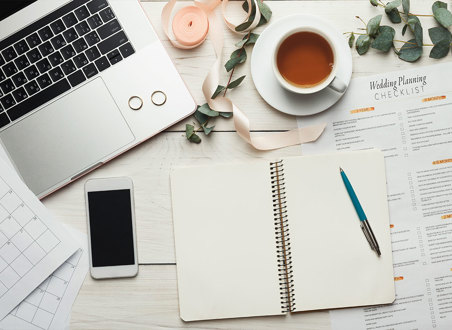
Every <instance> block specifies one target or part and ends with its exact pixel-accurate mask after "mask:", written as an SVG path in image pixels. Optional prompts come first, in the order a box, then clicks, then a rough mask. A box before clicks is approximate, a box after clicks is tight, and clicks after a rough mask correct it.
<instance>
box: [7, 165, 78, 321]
mask: <svg viewBox="0 0 452 330" xmlns="http://www.w3.org/2000/svg"><path fill="white" fill-rule="evenodd" d="M78 248H79V244H77V243H76V241H75V240H74V238H73V237H72V236H71V235H70V234H69V233H68V231H67V230H66V229H65V228H63V227H62V226H61V225H59V224H58V223H56V222H55V221H54V220H53V219H52V217H51V215H50V214H49V213H48V212H47V210H46V209H45V207H44V206H43V205H42V203H41V202H40V201H39V200H38V199H37V198H36V197H35V195H34V194H33V193H32V192H31V191H30V190H29V189H28V188H27V187H26V186H25V184H24V183H23V182H22V181H21V180H20V178H19V176H18V175H17V174H16V173H15V172H14V170H13V169H12V168H11V167H10V165H8V164H7V163H5V161H4V160H2V159H0V319H3V318H4V317H5V316H6V315H7V314H8V313H10V312H11V311H12V310H13V309H14V308H15V307H16V306H17V305H18V304H19V303H20V302H21V301H22V300H24V299H25V298H26V297H27V296H28V295H29V294H30V293H31V292H32V291H33V290H34V289H36V288H37V287H38V286H39V285H40V284H41V283H43V281H44V280H45V279H46V278H48V277H49V275H50V274H52V273H53V272H54V271H55V270H56V269H57V268H58V267H59V266H60V265H62V264H63V263H64V262H65V261H66V260H68V258H69V257H71V256H72V255H73V254H74V253H75V252H76V251H77V249H78Z"/></svg>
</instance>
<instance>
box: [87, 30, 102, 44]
mask: <svg viewBox="0 0 452 330" xmlns="http://www.w3.org/2000/svg"><path fill="white" fill-rule="evenodd" d="M85 40H86V42H87V43H88V45H89V46H92V45H94V44H97V43H98V42H99V41H100V38H99V36H98V35H97V33H96V31H91V32H90V33H88V34H86V35H85Z"/></svg>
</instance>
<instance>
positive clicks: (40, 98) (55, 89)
mask: <svg viewBox="0 0 452 330" xmlns="http://www.w3.org/2000/svg"><path fill="white" fill-rule="evenodd" d="M70 88H71V86H70V85H69V83H68V81H67V80H66V79H62V80H60V81H59V82H57V83H55V84H54V85H53V86H52V88H47V89H45V90H43V91H41V92H39V93H37V94H35V95H34V96H33V97H29V98H28V99H27V100H25V101H24V102H22V103H19V104H18V105H17V106H15V107H13V108H11V109H10V110H9V111H8V115H9V117H10V118H11V120H16V119H18V118H20V117H22V116H23V115H25V114H27V113H29V112H30V111H32V110H34V109H36V108H37V107H39V106H41V105H43V104H44V103H46V102H48V101H50V100H52V99H54V98H55V97H57V96H58V95H61V94H62V93H64V92H66V91H68V90H69V89H70Z"/></svg>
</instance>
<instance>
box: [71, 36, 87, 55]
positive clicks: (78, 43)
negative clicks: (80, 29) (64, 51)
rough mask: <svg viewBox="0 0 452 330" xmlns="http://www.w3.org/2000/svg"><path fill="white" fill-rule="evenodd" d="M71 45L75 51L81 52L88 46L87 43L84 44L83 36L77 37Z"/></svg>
mask: <svg viewBox="0 0 452 330" xmlns="http://www.w3.org/2000/svg"><path fill="white" fill-rule="evenodd" d="M72 46H73V47H74V49H75V51H76V52H77V53H80V52H83V51H84V50H86V49H87V48H88V45H87V44H86V41H85V39H83V38H79V39H77V40H75V41H74V42H73V43H72Z"/></svg>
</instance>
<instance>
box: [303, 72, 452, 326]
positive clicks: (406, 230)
mask: <svg viewBox="0 0 452 330" xmlns="http://www.w3.org/2000/svg"><path fill="white" fill-rule="evenodd" d="M451 74H452V63H445V64H438V65H434V66H430V67H423V68H416V69H412V70H407V71H400V72H391V73H387V74H381V75H376V76H370V77H364V78H358V79H354V80H352V83H351V85H350V88H349V90H348V92H347V94H346V95H345V96H344V98H343V99H342V100H341V101H340V102H339V103H338V104H337V105H335V106H333V107H332V108H331V109H329V110H328V111H326V112H324V113H321V114H319V115H317V116H313V117H310V118H299V119H298V124H299V126H305V125H311V124H314V123H320V122H326V123H327V129H326V130H325V133H324V134H323V135H322V136H321V138H320V139H319V140H318V141H317V142H316V143H313V144H306V145H304V146H303V148H302V151H303V153H304V154H315V153H323V152H330V151H337V150H361V149H367V148H373V147H376V148H380V149H381V150H382V151H383V152H384V154H385V161H386V173H387V187H388V201H389V211H390V221H391V236H392V249H393V260H394V272H395V274H394V278H395V281H396V282H395V284H396V301H395V303H394V304H392V305H388V306H379V307H368V308H354V309H347V310H336V311H331V312H330V315H331V322H332V327H333V329H336V330H339V329H344V330H345V329H347V330H348V329H428V328H436V329H451V328H452V92H451V90H452V87H450V86H447V84H445V83H446V82H447V81H449V78H448V77H450V75H451ZM447 88H449V89H447ZM369 175H372V174H371V173H369ZM363 207H364V209H365V205H364V206H363ZM369 222H370V223H371V224H372V219H369Z"/></svg>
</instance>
